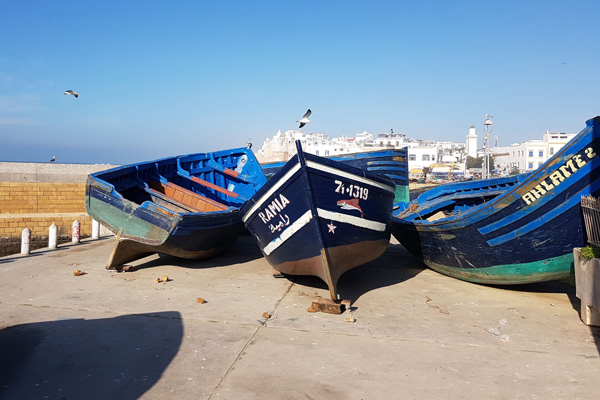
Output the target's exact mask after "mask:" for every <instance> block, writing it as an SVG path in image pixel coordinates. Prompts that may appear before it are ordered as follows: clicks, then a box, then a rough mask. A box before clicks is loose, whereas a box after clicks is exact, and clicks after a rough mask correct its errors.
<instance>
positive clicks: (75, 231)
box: [71, 220, 80, 243]
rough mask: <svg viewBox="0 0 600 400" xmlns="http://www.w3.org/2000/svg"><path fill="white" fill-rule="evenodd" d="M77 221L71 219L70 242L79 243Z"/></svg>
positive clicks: (78, 225)
mask: <svg viewBox="0 0 600 400" xmlns="http://www.w3.org/2000/svg"><path fill="white" fill-rule="evenodd" d="M79 227H80V224H79V221H77V220H75V221H73V227H72V235H71V243H79Z"/></svg>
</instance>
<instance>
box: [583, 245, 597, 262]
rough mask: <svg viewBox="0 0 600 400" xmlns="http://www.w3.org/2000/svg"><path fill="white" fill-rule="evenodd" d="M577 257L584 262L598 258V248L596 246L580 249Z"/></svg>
mask: <svg viewBox="0 0 600 400" xmlns="http://www.w3.org/2000/svg"><path fill="white" fill-rule="evenodd" d="M579 256H580V257H581V258H583V259H585V260H591V259H592V258H600V248H599V247H596V246H585V247H582V248H581V252H580V253H579Z"/></svg>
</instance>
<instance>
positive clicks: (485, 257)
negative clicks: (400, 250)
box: [393, 118, 600, 284]
mask: <svg viewBox="0 0 600 400" xmlns="http://www.w3.org/2000/svg"><path fill="white" fill-rule="evenodd" d="M599 133H600V119H599V118H595V119H593V120H590V121H588V123H587V128H586V129H584V130H583V131H582V132H581V133H580V134H579V135H578V136H576V137H575V138H574V139H573V140H572V141H571V142H569V143H568V144H567V145H565V146H564V147H563V148H562V149H561V150H560V151H559V152H558V153H557V154H556V155H555V156H554V157H552V158H551V159H550V160H548V161H547V162H546V163H545V164H544V165H542V166H541V167H540V168H539V169H538V170H537V171H535V172H533V173H531V174H530V175H528V176H526V177H524V178H523V179H522V180H520V181H519V182H516V183H514V182H513V185H510V186H507V187H506V188H505V189H504V190H499V193H498V194H496V195H495V196H493V197H492V198H491V199H489V198H486V199H485V200H486V201H485V202H482V203H481V204H478V205H474V206H472V207H467V208H464V209H462V210H461V209H459V208H456V209H457V210H458V211H456V212H455V214H454V215H447V214H446V215H443V216H442V217H441V218H440V219H437V220H435V217H434V216H435V215H436V213H438V212H440V211H446V212H447V211H448V210H449V209H450V208H451V207H457V206H458V205H460V204H462V203H465V202H466V199H467V198H468V196H466V195H465V194H464V193H461V194H457V195H454V196H453V195H452V193H448V194H446V195H443V196H432V195H427V193H425V194H424V195H423V198H422V199H421V198H418V199H417V200H416V202H415V205H414V206H413V209H412V210H409V209H404V210H398V211H397V212H395V215H394V218H393V235H394V237H396V239H397V240H398V241H399V242H400V243H401V244H402V245H403V246H404V247H406V249H407V250H409V251H410V252H411V253H412V254H413V255H414V256H415V257H417V258H419V259H420V260H422V261H423V262H424V263H425V264H426V265H427V266H429V267H430V268H432V269H434V270H436V271H438V272H441V273H443V274H446V275H449V276H452V277H455V278H458V279H463V280H466V281H470V282H476V283H485V284H520V283H532V282H541V281H548V280H555V279H562V278H566V277H568V276H569V275H570V274H571V273H572V271H573V248H574V247H580V246H583V245H585V242H586V235H585V229H584V224H583V219H582V212H581V206H580V203H581V196H582V195H584V196H588V195H590V194H591V195H594V196H598V195H599V194H600V179H599V178H600V157H598V154H600V139H599V138H598V136H599ZM438 190H439V189H438ZM481 196H485V192H484V193H482V194H481ZM479 198H480V199H481V198H482V197H479ZM419 199H421V200H419ZM468 199H469V201H474V200H475V199H476V197H473V196H472V197H470V198H468ZM417 206H418V208H417ZM439 216H440V215H439V214H438V217H439ZM421 218H423V219H421ZM427 218H430V219H431V221H427V220H426V219H427Z"/></svg>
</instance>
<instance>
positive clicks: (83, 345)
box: [0, 311, 183, 400]
mask: <svg viewBox="0 0 600 400" xmlns="http://www.w3.org/2000/svg"><path fill="white" fill-rule="evenodd" d="M182 339H183V324H182V321H181V315H180V314H179V313H178V312H175V311H169V312H160V313H155V314H134V315H122V316H118V317H114V318H102V319H83V318H74V319H61V320H56V321H48V322H35V323H26V324H19V325H15V326H10V327H7V328H5V329H2V330H0V343H2V346H0V360H2V361H1V362H0V398H6V399H8V398H11V399H19V398H20V399H33V398H40V399H41V398H56V399H124V400H128V399H137V398H139V397H141V396H142V395H143V394H144V393H145V392H146V391H147V390H149V389H150V388H151V387H152V386H153V385H154V384H155V383H156V382H158V380H159V379H160V377H161V376H162V374H163V373H164V371H165V369H166V368H167V366H168V365H169V364H170V363H171V361H172V360H173V358H174V357H175V355H176V354H177V352H178V351H179V348H180V346H181V342H182Z"/></svg>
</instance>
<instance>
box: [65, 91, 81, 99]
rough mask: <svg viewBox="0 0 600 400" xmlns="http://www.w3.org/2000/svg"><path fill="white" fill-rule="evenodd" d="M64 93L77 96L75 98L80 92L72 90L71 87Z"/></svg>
mask: <svg viewBox="0 0 600 400" xmlns="http://www.w3.org/2000/svg"><path fill="white" fill-rule="evenodd" d="M63 94H70V95H72V96H75V98H77V97H79V93H77V92H74V91H72V90H71V89H69V90H67V91H66V92H64V93H63Z"/></svg>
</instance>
